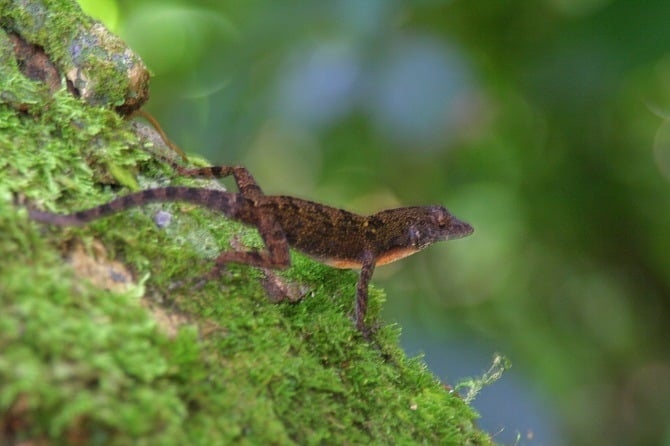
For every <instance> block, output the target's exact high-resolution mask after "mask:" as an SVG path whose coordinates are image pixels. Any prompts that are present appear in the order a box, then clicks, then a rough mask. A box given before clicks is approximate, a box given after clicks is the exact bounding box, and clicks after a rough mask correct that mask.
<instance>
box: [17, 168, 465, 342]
mask: <svg viewBox="0 0 670 446" xmlns="http://www.w3.org/2000/svg"><path fill="white" fill-rule="evenodd" d="M175 167H176V169H177V170H178V172H179V173H180V174H182V175H185V176H192V177H215V178H222V177H225V176H229V175H233V177H234V178H235V181H236V183H237V186H238V189H239V193H232V192H225V191H221V190H214V189H203V188H195V187H179V186H168V187H160V188H154V189H147V190H144V191H139V192H135V193H131V194H129V195H126V196H123V197H119V198H116V199H114V200H112V201H110V202H108V203H105V204H102V205H100V206H97V207H94V208H91V209H88V210H84V211H79V212H75V213H73V214H69V215H61V214H53V213H49V212H43V211H38V210H34V209H30V210H29V215H30V217H31V218H32V219H33V220H35V221H40V222H44V223H49V224H54V225H59V226H68V225H81V224H84V223H87V222H90V221H92V220H96V219H98V218H102V217H105V216H108V215H111V214H114V213H117V212H121V211H124V210H127V209H130V208H133V207H137V206H142V205H144V204H147V203H151V202H176V201H183V202H189V203H193V204H197V205H201V206H204V207H206V208H209V209H211V210H214V211H217V212H221V213H222V214H224V215H225V216H226V217H228V218H231V219H233V220H236V221H239V222H241V223H243V224H246V225H250V226H253V227H256V228H257V229H258V231H259V233H260V235H261V237H262V238H263V241H264V243H265V248H266V249H265V250H248V251H235V250H231V251H223V252H222V253H221V254H220V255H219V257H217V259H216V260H215V265H214V267H213V269H212V270H211V271H210V272H209V274H208V275H207V276H206V278H207V279H213V278H215V277H217V276H218V275H219V274H220V272H221V269H222V267H223V266H225V264H226V263H230V262H235V263H243V264H248V265H252V266H256V267H260V268H270V269H285V268H288V267H289V266H290V256H289V247H291V248H293V249H296V250H297V251H300V252H302V253H304V254H306V255H308V256H310V257H312V258H314V259H316V260H317V261H319V262H321V263H324V264H327V265H330V266H333V267H336V268H347V269H349V268H360V269H361V273H360V276H359V279H358V283H357V287H356V306H355V318H356V326H357V328H358V329H359V330H360V331H361V332H363V333H365V332H366V328H365V322H364V318H365V313H366V311H367V298H368V284H369V282H370V279H371V277H372V273H373V272H374V268H375V266H376V265H384V264H387V263H390V262H393V261H396V260H398V259H401V258H403V257H406V256H408V255H411V254H413V253H415V252H417V251H420V250H421V249H423V248H425V247H427V246H429V245H430V244H432V243H435V242H437V241H441V240H448V239H455V238H460V237H465V236H467V235H470V234H471V233H472V232H473V229H472V227H471V226H470V225H469V224H467V223H464V222H462V221H460V220H458V219H457V218H456V217H454V216H453V215H451V214H450V213H449V211H448V210H447V209H445V208H444V207H442V206H414V207H404V208H397V209H388V210H384V211H381V212H377V213H375V214H372V215H368V216H363V215H358V214H354V213H351V212H348V211H345V210H343V209H338V208H334V207H330V206H326V205H323V204H320V203H316V202H313V201H309V200H303V199H300V198H296V197H290V196H282V195H265V194H263V192H262V190H261V189H260V187H259V186H258V185H257V183H256V182H255V180H254V179H253V177H252V176H251V174H250V173H249V172H248V171H247V170H246V169H245V168H244V167H239V166H235V167H233V166H218V167H205V168H197V169H187V168H183V167H181V166H175Z"/></svg>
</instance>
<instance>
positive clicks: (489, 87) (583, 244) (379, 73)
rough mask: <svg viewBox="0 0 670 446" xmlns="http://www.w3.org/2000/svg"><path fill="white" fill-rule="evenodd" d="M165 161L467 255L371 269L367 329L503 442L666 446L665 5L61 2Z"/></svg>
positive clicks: (669, 146) (669, 102)
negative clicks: (179, 160)
mask: <svg viewBox="0 0 670 446" xmlns="http://www.w3.org/2000/svg"><path fill="white" fill-rule="evenodd" d="M81 3H82V4H83V6H84V7H85V9H86V10H87V11H88V12H89V13H90V14H92V15H93V16H95V17H97V18H99V19H101V20H102V21H103V22H105V23H106V24H107V25H108V26H110V27H111V28H112V29H113V30H114V31H115V32H117V33H118V34H120V35H121V36H122V37H123V38H124V39H125V40H126V41H127V43H128V44H129V45H130V46H131V47H133V48H134V49H135V50H136V51H138V52H139V53H140V55H141V56H142V57H143V58H144V60H145V62H146V63H147V64H148V65H149V67H150V68H151V70H152V72H153V75H154V78H153V81H152V85H151V100H150V102H149V104H148V105H147V106H146V107H145V109H147V110H148V111H150V112H151V113H153V114H154V115H155V116H156V117H157V118H158V119H159V121H160V122H161V123H162V125H163V127H164V129H165V130H166V131H167V133H168V134H169V135H170V137H171V138H172V139H173V140H174V141H175V142H176V143H177V144H179V145H180V146H181V147H182V148H183V149H185V150H186V151H189V152H198V153H200V154H202V155H204V156H206V157H208V158H209V159H210V160H211V161H212V162H214V163H243V164H245V165H247V166H248V167H249V168H250V170H251V171H252V172H253V173H254V175H255V177H256V179H257V180H258V181H259V182H260V184H261V186H262V187H263V188H264V189H265V190H266V191H267V192H271V193H286V194H292V195H298V196H301V197H307V198H311V199H315V200H318V201H322V202H325V203H329V204H332V205H336V206H341V207H346V208H349V209H352V210H356V211H359V212H365V213H367V212H371V211H376V210H378V209H381V208H385V207H391V206H397V205H410V204H432V203H441V204H444V205H445V206H447V207H448V208H449V209H450V210H452V212H453V213H454V214H455V215H457V216H458V217H460V218H462V219H464V220H466V221H469V222H470V223H472V224H473V226H474V227H475V229H476V231H475V234H474V235H473V236H472V237H470V238H467V239H464V240H458V241H454V242H448V243H446V244H441V245H437V246H434V247H431V248H430V249H429V250H427V251H426V252H424V253H422V254H419V255H416V256H414V257H411V258H408V259H406V260H404V261H402V262H399V263H398V264H394V265H390V266H388V267H384V268H380V269H379V270H378V271H377V272H376V274H375V278H374V282H375V284H376V285H378V286H381V287H384V288H385V289H386V291H387V293H388V302H387V303H386V305H385V317H386V319H387V320H389V321H396V322H398V323H399V324H400V325H401V326H402V330H403V337H402V340H403V343H404V345H405V347H406V349H407V350H408V352H409V353H410V354H418V353H420V352H425V354H426V361H427V363H428V364H429V366H430V367H431V368H432V369H433V371H434V372H435V373H436V375H437V376H439V377H440V378H442V379H444V380H445V381H446V382H449V383H451V384H454V383H455V382H457V381H458V380H459V379H461V378H463V377H466V376H471V375H478V374H480V373H481V372H482V371H484V370H485V369H486V368H487V367H488V366H489V363H490V360H491V355H492V353H493V352H494V351H499V352H501V353H504V354H505V355H506V356H508V357H509V358H510V359H511V360H512V363H513V368H512V370H510V372H508V373H507V374H506V375H504V376H503V378H502V380H500V381H498V382H497V383H495V384H494V385H493V386H491V387H488V388H486V389H485V390H484V391H483V392H482V393H481V394H480V396H479V398H478V399H477V400H476V401H475V404H474V405H475V407H477V408H478V409H479V410H480V412H481V414H482V419H481V426H482V427H484V428H485V429H487V430H488V431H489V432H491V434H492V435H494V438H495V439H496V441H499V442H503V443H508V444H513V443H514V442H515V439H516V436H517V434H518V435H519V436H520V444H536V445H553V444H571V445H587V444H588V445H590V444H666V445H670V354H669V353H670V341H669V340H670V336H669V332H670V323H669V322H668V316H669V315H670V311H669V310H670V236H669V233H668V231H669V229H670V201H669V197H670V193H669V192H670V182H669V181H670V124H669V122H670V121H668V117H669V116H670V26H668V23H670V3H668V2H667V1H665V0H649V1H646V2H631V1H626V0H619V1H614V0H581V1H580V0H526V1H522V0H511V1H507V2H501V1H499V0H480V1H465V0H461V1H456V0H454V1H437V0H416V1H414V2H401V1H399V0H364V1H357V0H333V1H330V2H308V1H294V2H273V1H260V0H257V1H252V0H248V1H212V0H209V1H208V0H201V1H169V2H167V1H158V0H155V1H137V0H135V1H129V0H127V1H121V0H119V1H116V2H113V1H107V2H105V1H100V0H89V1H88V2H83V1H82V2H81Z"/></svg>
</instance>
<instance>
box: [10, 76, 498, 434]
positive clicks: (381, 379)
mask: <svg viewBox="0 0 670 446" xmlns="http://www.w3.org/2000/svg"><path fill="white" fill-rule="evenodd" d="M7 79H8V78H3V79H2V80H1V81H0V91H2V92H13V91H14V90H13V89H14V87H15V85H14V84H12V83H10V82H9V81H8V80H7ZM26 85H29V84H26ZM16 94H19V93H16ZM37 100H39V96H38V97H37V99H35V101H37ZM36 106H37V107H38V108H39V110H40V113H38V114H32V115H31V114H21V113H18V112H17V111H16V110H15V109H14V108H13V107H11V106H10V105H8V103H4V104H0V252H1V253H2V257H1V258H0V313H1V314H2V317H1V318H0V352H1V353H0V432H5V435H7V437H6V438H0V440H1V441H0V442H3V441H5V440H7V441H16V442H19V441H31V440H33V441H35V440H38V439H43V440H47V441H50V442H53V443H64V442H76V441H79V442H80V443H82V444H232V443H234V442H239V443H249V444H265V443H270V444H318V443H330V444H357V443H378V444H385V443H397V444H407V443H426V444H438V443H440V444H489V443H490V438H489V437H488V435H487V434H486V433H483V432H481V431H479V430H478V429H477V428H476V426H475V425H474V420H475V419H476V414H475V413H474V411H473V410H472V409H471V408H470V407H469V406H468V405H467V404H465V403H464V402H463V401H462V400H461V399H460V398H458V397H457V396H455V395H453V394H451V393H449V392H447V391H446V390H445V389H444V388H443V386H442V385H441V383H440V382H439V381H438V380H437V379H436V378H435V377H434V376H432V375H431V374H430V373H429V372H428V371H427V370H426V367H425V365H424V364H423V363H422V362H421V361H420V360H418V359H407V358H406V357H405V356H404V354H403V353H402V351H401V350H400V349H399V347H398V346H397V337H398V330H397V328H395V327H392V326H383V324H381V322H378V321H377V317H378V313H379V308H380V305H381V303H382V301H383V299H384V295H383V293H382V292H381V291H380V290H378V289H375V288H371V296H370V297H371V303H370V316H369V322H370V323H372V324H380V325H381V328H380V329H379V330H378V332H377V333H376V335H375V338H374V342H372V343H370V342H367V341H365V340H364V339H362V337H361V336H360V334H359V333H358V332H357V331H356V330H355V327H354V324H353V323H352V320H351V312H352V308H353V298H354V291H355V282H356V275H355V274H354V273H352V272H347V271H339V270H334V269H331V268H328V267H326V266H323V265H320V264H318V263H315V262H313V261H311V260H309V259H307V258H305V257H303V256H300V255H297V254H295V255H293V263H294V265H293V267H292V268H291V269H290V270H288V271H287V272H286V274H285V276H286V277H287V278H289V279H290V280H293V281H296V282H298V283H301V284H303V285H305V286H306V287H307V289H308V290H309V292H308V295H307V297H306V298H305V299H304V300H303V301H301V302H299V303H296V304H273V303H270V302H269V301H268V299H267V298H266V297H265V296H264V293H263V290H262V288H261V287H260V285H259V284H258V281H257V280H256V277H257V275H258V273H257V272H256V271H255V270H254V269H252V268H249V267H245V266H231V267H230V268H229V270H228V273H227V274H225V275H224V276H223V277H222V278H221V280H218V281H214V282H210V283H208V284H207V285H206V286H205V287H204V288H203V289H201V290H198V291H194V290H192V289H190V288H189V287H183V288H177V289H172V287H171V286H172V285H173V284H174V283H175V282H176V281H179V280H186V281H188V280H190V279H192V278H194V277H198V276H199V275H200V274H203V273H204V272H206V271H207V270H208V268H209V266H210V259H211V258H212V257H213V256H214V255H216V253H217V252H218V250H220V249H225V248H226V247H227V246H228V243H229V241H230V238H231V237H232V236H239V237H241V240H242V241H243V242H244V243H247V244H255V243H258V237H257V235H256V234H255V232H254V231H253V230H251V229H249V228H243V227H242V226H240V225H238V224H236V223H234V222H230V221H228V220H226V219H225V218H221V216H220V215H217V214H215V213H213V212H210V211H208V210H204V209H194V208H193V207H192V206H190V205H183V204H169V205H160V206H159V205H151V206H147V207H145V208H141V209H135V210H131V211H128V212H125V213H123V214H118V215H115V216H112V217H110V218H107V219H103V220H99V221H96V222H94V223H91V224H89V225H87V226H85V227H82V228H50V227H46V226H43V225H39V224H36V223H34V222H31V221H29V220H28V219H27V215H26V212H25V209H23V208H22V207H21V206H17V205H16V204H15V203H14V202H15V200H17V199H18V200H19V201H21V200H26V201H27V202H29V203H31V205H33V206H37V207H40V208H43V209H49V210H52V211H58V212H71V211H74V210H78V209H81V208H85V207H89V206H92V205H96V204H100V203H104V202H106V201H107V200H109V199H110V198H111V197H113V196H116V195H120V194H123V193H127V192H128V191H129V190H130V189H134V188H137V187H138V185H139V186H141V187H149V186H151V185H154V184H156V183H157V182H164V181H165V179H166V177H167V176H169V175H170V171H169V169H166V168H165V167H164V166H162V165H161V164H160V163H158V162H156V161H155V160H152V159H151V157H150V156H149V154H148V152H147V151H146V150H145V148H144V147H142V143H141V142H140V141H139V140H138V138H137V137H136V136H135V135H134V134H133V133H132V132H131V131H130V126H129V124H127V123H126V122H124V121H122V120H121V119H120V118H118V116H117V115H115V114H114V113H113V112H111V111H109V110H107V109H103V108H96V107H91V106H87V105H85V104H84V103H83V102H81V101H79V100H76V99H74V98H72V97H71V96H70V95H68V94H67V93H66V92H60V93H58V94H56V95H55V96H54V97H53V98H49V99H48V102H43V103H37V104H36ZM173 183H175V184H180V183H181V184H202V183H198V182H194V181H192V180H187V179H175V180H174V181H173ZM157 209H164V210H168V211H169V212H171V213H172V215H173V221H172V223H171V224H170V226H168V227H167V228H166V229H159V228H157V227H156V225H155V224H154V223H153V221H152V218H151V216H152V212H153V211H155V210H157ZM75 244H82V245H83V246H84V249H83V250H81V253H80V255H81V256H83V257H84V258H86V259H93V260H95V262H97V263H98V264H100V265H101V268H100V271H102V273H103V275H105V274H106V275H107V276H109V277H106V279H107V280H108V281H111V283H112V285H113V286H112V285H110V286H103V285H100V283H101V282H100V281H99V280H97V279H99V278H96V277H93V274H92V273H91V272H90V271H88V270H87V269H85V268H80V267H78V266H77V263H75V262H74V261H66V262H64V261H63V258H64V257H67V256H72V255H73V252H75V249H74V248H73V246H74V245H75ZM101 247H104V251H106V252H103V248H101ZM110 259H116V260H119V261H121V262H123V265H121V266H118V265H116V266H115V265H112V261H111V260H110ZM124 265H125V268H127V269H128V270H130V271H132V272H133V275H132V277H134V278H135V279H134V280H131V281H130V282H125V281H124V280H122V279H121V278H119V277H117V276H119V273H117V271H119V268H121V269H122V270H123V269H124ZM110 271H112V272H110ZM121 276H123V275H122V274H121ZM123 277H125V276H123ZM116 282H118V284H117V283H116ZM102 283H106V282H104V281H103V282H102ZM117 285H118V286H117ZM112 290H114V291H112ZM17 426H18V427H17ZM0 435H2V434H0ZM75 440H76V441H75Z"/></svg>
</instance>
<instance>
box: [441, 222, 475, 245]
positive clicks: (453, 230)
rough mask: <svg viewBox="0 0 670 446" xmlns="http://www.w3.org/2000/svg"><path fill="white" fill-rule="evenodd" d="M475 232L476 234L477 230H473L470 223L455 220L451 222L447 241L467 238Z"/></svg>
mask: <svg viewBox="0 0 670 446" xmlns="http://www.w3.org/2000/svg"><path fill="white" fill-rule="evenodd" d="M473 232H475V228H473V227H472V226H471V225H470V224H469V223H466V222H464V221H461V220H458V219H457V218H454V220H453V221H452V222H451V225H450V228H449V235H448V237H447V239H448V240H454V239H457V238H463V237H467V236H468V235H470V234H472V233H473Z"/></svg>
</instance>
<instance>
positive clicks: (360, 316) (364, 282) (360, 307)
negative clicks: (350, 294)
mask: <svg viewBox="0 0 670 446" xmlns="http://www.w3.org/2000/svg"><path fill="white" fill-rule="evenodd" d="M374 272H375V258H374V256H373V255H372V253H371V252H369V251H367V252H365V253H364V255H363V264H362V267H361V272H360V274H359V276H358V283H356V304H355V307H354V317H355V319H356V328H358V331H360V332H361V333H362V334H363V336H365V337H368V336H369V334H370V333H369V330H368V329H367V327H366V326H365V314H366V313H367V311H368V285H369V284H370V279H372V273H374Z"/></svg>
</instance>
